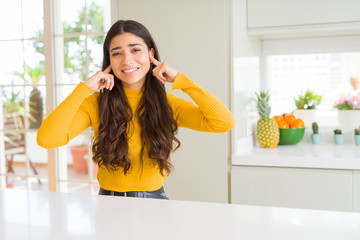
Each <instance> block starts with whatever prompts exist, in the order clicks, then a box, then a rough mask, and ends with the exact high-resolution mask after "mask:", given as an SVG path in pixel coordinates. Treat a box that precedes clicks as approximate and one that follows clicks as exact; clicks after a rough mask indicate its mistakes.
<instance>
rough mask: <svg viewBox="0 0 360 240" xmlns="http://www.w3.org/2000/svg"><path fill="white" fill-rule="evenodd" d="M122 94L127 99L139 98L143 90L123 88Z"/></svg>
mask: <svg viewBox="0 0 360 240" xmlns="http://www.w3.org/2000/svg"><path fill="white" fill-rule="evenodd" d="M124 92H125V94H126V97H127V98H139V97H140V96H141V94H142V92H143V89H135V90H133V89H129V88H125V87H124Z"/></svg>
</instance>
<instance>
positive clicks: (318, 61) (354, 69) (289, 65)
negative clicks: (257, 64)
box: [267, 52, 360, 115]
mask: <svg viewBox="0 0 360 240" xmlns="http://www.w3.org/2000/svg"><path fill="white" fill-rule="evenodd" d="M267 61H268V63H267V73H268V80H269V84H270V89H271V91H272V109H273V114H274V115H276V114H282V113H284V112H291V111H292V110H294V109H295V102H294V97H297V96H298V95H299V94H301V93H304V92H305V91H306V90H307V89H310V90H313V91H315V92H318V93H319V94H321V95H323V98H322V102H321V104H320V105H319V106H318V107H317V109H319V110H334V108H333V106H334V103H335V102H336V100H337V99H339V98H340V97H341V96H351V95H357V94H359V93H360V89H359V87H358V80H359V77H360V68H359V66H360V52H354V53H328V54H302V55H276V56H270V57H268V59H267ZM354 78H355V79H357V81H353V82H352V80H351V79H354Z"/></svg>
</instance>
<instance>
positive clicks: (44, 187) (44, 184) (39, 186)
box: [28, 177, 49, 191]
mask: <svg viewBox="0 0 360 240" xmlns="http://www.w3.org/2000/svg"><path fill="white" fill-rule="evenodd" d="M28 182H29V189H30V190H36V191H48V190H49V180H48V179H47V178H37V177H36V178H33V177H29V178H28Z"/></svg>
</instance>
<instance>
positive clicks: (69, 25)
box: [56, 0, 85, 34]
mask: <svg viewBox="0 0 360 240" xmlns="http://www.w3.org/2000/svg"><path fill="white" fill-rule="evenodd" d="M60 2H61V23H62V29H58V31H56V34H71V33H79V32H84V31H85V22H84V9H85V1H80V0H78V1H73V0H61V1H60Z"/></svg>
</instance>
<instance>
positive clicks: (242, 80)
mask: <svg viewBox="0 0 360 240" xmlns="http://www.w3.org/2000/svg"><path fill="white" fill-rule="evenodd" d="M231 11H232V28H231V29H232V31H231V32H232V48H231V49H232V52H231V59H232V61H231V62H232V79H233V80H232V86H231V92H232V97H233V99H232V104H231V105H232V112H233V113H234V114H235V118H236V121H237V122H236V126H235V131H234V134H233V136H232V140H233V141H232V143H233V144H232V145H233V146H232V147H233V154H237V152H239V151H241V148H242V147H243V143H242V141H241V139H242V138H244V137H246V136H249V135H251V134H252V129H251V125H252V123H253V122H254V121H255V119H256V118H257V114H256V113H255V114H254V113H251V112H250V111H249V110H248V107H249V104H250V102H251V99H252V98H253V97H254V91H258V90H259V88H260V77H261V74H260V69H261V59H262V58H261V54H262V42H261V40H258V39H256V38H253V37H249V36H248V34H247V20H246V17H247V9H246V0H232V6H231ZM252 115H253V116H252Z"/></svg>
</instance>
